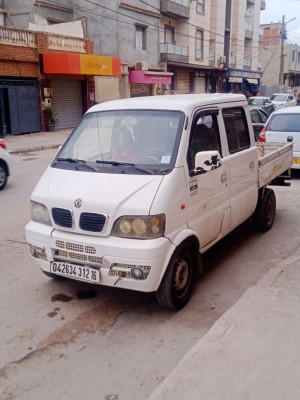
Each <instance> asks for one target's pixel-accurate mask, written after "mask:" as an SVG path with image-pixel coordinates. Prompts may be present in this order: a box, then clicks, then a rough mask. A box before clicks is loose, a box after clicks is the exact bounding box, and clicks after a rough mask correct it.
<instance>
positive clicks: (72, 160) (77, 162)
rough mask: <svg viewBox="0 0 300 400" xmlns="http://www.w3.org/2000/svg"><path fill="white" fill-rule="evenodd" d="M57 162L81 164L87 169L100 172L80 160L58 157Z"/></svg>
mask: <svg viewBox="0 0 300 400" xmlns="http://www.w3.org/2000/svg"><path fill="white" fill-rule="evenodd" d="M56 160H57V161H64V162H68V163H73V164H80V165H84V166H85V167H87V168H89V169H91V170H93V171H95V172H99V170H98V169H97V168H94V167H92V166H91V165H89V164H87V163H86V161H85V160H79V159H78V158H71V157H66V158H63V157H58V158H57V159H56Z"/></svg>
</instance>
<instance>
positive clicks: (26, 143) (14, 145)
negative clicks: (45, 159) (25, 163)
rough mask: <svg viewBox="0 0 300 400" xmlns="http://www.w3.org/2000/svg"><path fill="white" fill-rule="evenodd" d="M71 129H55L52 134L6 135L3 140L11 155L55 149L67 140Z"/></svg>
mask: <svg viewBox="0 0 300 400" xmlns="http://www.w3.org/2000/svg"><path fill="white" fill-rule="evenodd" d="M71 132H72V129H71V128H70V129H57V130H55V131H54V132H32V133H24V134H22V135H11V134H9V135H7V136H6V137H5V138H4V140H5V142H6V145H7V150H8V151H9V153H11V154H16V153H24V152H28V151H38V150H43V149H55V148H58V147H59V146H61V145H62V144H63V143H64V141H65V140H66V139H67V137H68V136H69V134H70V133H71Z"/></svg>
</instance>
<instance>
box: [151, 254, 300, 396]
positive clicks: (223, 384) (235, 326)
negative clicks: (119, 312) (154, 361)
mask: <svg viewBox="0 0 300 400" xmlns="http://www.w3.org/2000/svg"><path fill="white" fill-rule="evenodd" d="M299 282H300V247H299V248H298V249H297V251H296V252H295V253H294V254H293V255H292V256H290V257H288V258H287V259H285V260H284V261H283V262H281V263H278V264H277V265H275V266H274V267H273V268H271V269H270V270H269V272H268V273H267V274H266V275H265V276H264V277H263V278H262V279H261V281H260V282H258V284H256V285H255V286H253V287H251V288H249V289H248V290H247V291H246V292H245V294H244V295H243V296H242V297H241V298H240V299H239V301H237V303H236V304H235V305H234V306H233V307H231V308H230V309H229V310H228V311H227V312H226V313H225V314H224V315H222V317H221V318H220V319H219V320H218V321H216V323H215V324H214V325H213V326H212V328H211V329H210V330H209V331H208V333H207V334H206V335H205V336H204V337H203V338H202V339H201V340H199V342H198V343H197V344H196V345H195V346H194V347H193V348H192V349H191V350H190V351H189V352H188V353H187V354H186V355H185V357H184V358H183V359H182V360H181V361H180V363H179V364H178V365H177V366H176V367H175V369H174V370H173V371H172V372H171V373H170V374H169V376H167V377H166V379H165V380H164V381H162V383H161V384H160V385H159V386H158V387H157V388H156V389H155V390H154V392H153V393H152V395H150V396H149V397H148V398H147V400H161V399H164V400H184V399H188V400H286V399H290V400H296V399H300V379H299V377H300V286H299Z"/></svg>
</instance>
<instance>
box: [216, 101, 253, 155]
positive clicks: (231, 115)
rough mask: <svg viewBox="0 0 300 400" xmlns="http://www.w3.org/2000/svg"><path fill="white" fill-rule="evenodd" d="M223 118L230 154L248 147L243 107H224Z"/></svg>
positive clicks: (247, 131) (248, 141)
mask: <svg viewBox="0 0 300 400" xmlns="http://www.w3.org/2000/svg"><path fill="white" fill-rule="evenodd" d="M223 119H224V125H225V130H226V136H227V142H228V148H229V152H230V153H231V154H232V153H236V152H238V151H241V150H244V149H248V148H249V147H250V135H249V130H248V124H247V120H246V115H245V112H244V109H243V108H242V107H232V108H224V109H223Z"/></svg>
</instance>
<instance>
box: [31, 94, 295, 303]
mask: <svg viewBox="0 0 300 400" xmlns="http://www.w3.org/2000/svg"><path fill="white" fill-rule="evenodd" d="M291 165H292V143H289V144H282V143H281V144H278V143H261V144H256V143H255V139H254V134H253V129H252V124H251V119H250V115H249V110H248V105H247V101H246V98H245V97H244V96H243V95H234V94H195V95H174V96H172V95H171V96H157V97H147V98H132V99H124V100H116V101H110V102H106V103H102V104H99V105H96V106H94V107H92V108H91V109H90V110H89V111H88V112H87V113H86V114H85V115H84V117H83V118H82V120H81V122H80V123H79V124H78V126H77V127H76V128H75V129H74V131H73V132H72V134H71V135H70V137H69V138H68V139H67V141H66V142H65V144H64V145H63V146H62V148H61V149H60V150H59V152H58V154H57V155H56V157H55V159H54V160H53V162H52V163H51V164H50V165H49V167H48V168H47V170H46V171H45V173H44V174H43V176H42V177H41V179H40V180H39V182H38V183H37V185H36V187H35V189H34V191H33V193H32V195H31V220H30V222H29V223H28V224H27V226H26V229H25V230H26V238H27V242H28V244H29V250H30V254H31V256H32V257H33V259H34V260H35V261H36V262H37V263H38V264H39V266H40V267H41V269H42V271H43V272H44V273H45V274H46V275H48V276H50V277H52V278H55V277H58V276H63V277H66V278H70V279H76V280H80V281H85V282H89V283H91V284H98V285H106V286H112V287H117V288H118V287H119V288H125V289H132V290H138V291H143V292H156V297H157V300H158V302H159V303H160V304H161V305H162V306H164V307H167V308H170V309H180V308H181V307H183V306H184V305H185V304H186V303H187V301H188V299H189V297H190V294H191V291H192V288H193V283H194V280H195V274H196V271H197V267H198V266H199V265H201V264H200V263H201V254H202V253H204V252H205V251H206V250H207V249H209V248H210V247H212V246H213V245H214V244H215V243H216V242H218V241H219V240H220V239H221V238H223V237H224V236H225V235H227V234H228V233H229V232H231V231H232V230H233V229H234V228H236V227H237V226H238V225H240V224H241V223H242V222H244V221H245V220H246V219H248V218H249V217H251V216H253V217H254V221H255V223H256V225H257V226H258V228H259V229H261V230H262V231H267V230H269V229H270V228H271V226H272V224H273V220H274V216H275V210H276V199H275V194H274V192H273V190H272V189H270V188H267V185H268V184H270V183H271V182H272V181H273V182H274V180H277V181H278V182H279V183H280V182H282V183H284V181H285V179H286V178H288V175H287V173H286V171H287V170H289V168H290V167H291Z"/></svg>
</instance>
